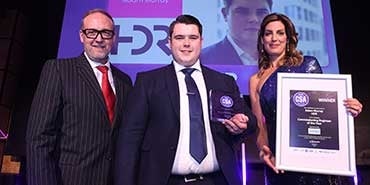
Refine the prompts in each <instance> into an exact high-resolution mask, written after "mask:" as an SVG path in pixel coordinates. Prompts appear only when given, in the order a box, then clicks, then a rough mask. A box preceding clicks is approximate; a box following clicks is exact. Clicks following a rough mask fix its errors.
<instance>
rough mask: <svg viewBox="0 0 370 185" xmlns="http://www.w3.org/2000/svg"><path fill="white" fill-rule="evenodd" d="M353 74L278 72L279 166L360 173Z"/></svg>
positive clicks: (302, 170) (302, 169)
mask: <svg viewBox="0 0 370 185" xmlns="http://www.w3.org/2000/svg"><path fill="white" fill-rule="evenodd" d="M350 97H352V82H351V75H349V74H312V73H278V75H277V107H276V112H277V115H276V167H277V168H278V169H280V170H285V171H296V172H307V173H319V174H329V175H342V176H356V162H355V137H354V122H353V117H352V116H351V115H350V113H348V112H347V111H346V108H345V106H344V105H343V100H344V99H346V98H350Z"/></svg>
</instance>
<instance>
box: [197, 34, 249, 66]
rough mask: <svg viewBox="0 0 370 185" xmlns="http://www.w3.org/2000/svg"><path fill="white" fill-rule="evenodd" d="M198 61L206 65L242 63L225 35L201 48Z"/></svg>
mask: <svg viewBox="0 0 370 185" xmlns="http://www.w3.org/2000/svg"><path fill="white" fill-rule="evenodd" d="M200 61H202V64H206V65H208V64H213V65H243V62H242V60H241V59H240V57H239V55H238V53H237V52H236V51H235V49H234V47H233V46H232V45H231V43H230V42H229V40H228V39H227V38H226V37H225V38H224V39H223V40H221V41H219V42H217V43H215V44H213V45H210V46H208V47H206V48H204V49H202V52H201V54H200Z"/></svg>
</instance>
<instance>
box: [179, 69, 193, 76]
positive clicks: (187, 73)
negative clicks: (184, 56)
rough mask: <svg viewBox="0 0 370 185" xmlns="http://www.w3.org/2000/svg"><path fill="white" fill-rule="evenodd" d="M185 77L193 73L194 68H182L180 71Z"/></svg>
mask: <svg viewBox="0 0 370 185" xmlns="http://www.w3.org/2000/svg"><path fill="white" fill-rule="evenodd" d="M181 71H182V72H183V73H184V74H185V75H189V76H190V75H191V73H193V71H195V68H184V69H182V70H181Z"/></svg>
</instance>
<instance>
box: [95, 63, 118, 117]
mask: <svg viewBox="0 0 370 185" xmlns="http://www.w3.org/2000/svg"><path fill="white" fill-rule="evenodd" d="M96 68H98V70H99V71H100V72H101V73H102V74H103V79H102V91H103V95H104V101H105V106H106V107H107V111H108V116H109V120H110V122H111V123H112V122H113V118H114V104H115V101H116V97H115V96H114V92H113V89H112V87H111V86H110V83H109V80H108V67H107V66H98V67H96Z"/></svg>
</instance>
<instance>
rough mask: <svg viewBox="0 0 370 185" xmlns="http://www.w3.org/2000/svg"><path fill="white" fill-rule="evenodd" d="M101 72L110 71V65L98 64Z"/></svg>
mask: <svg viewBox="0 0 370 185" xmlns="http://www.w3.org/2000/svg"><path fill="white" fill-rule="evenodd" d="M96 68H97V69H98V70H99V71H100V72H102V73H106V72H107V71H108V67H107V66H98V67H96Z"/></svg>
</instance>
